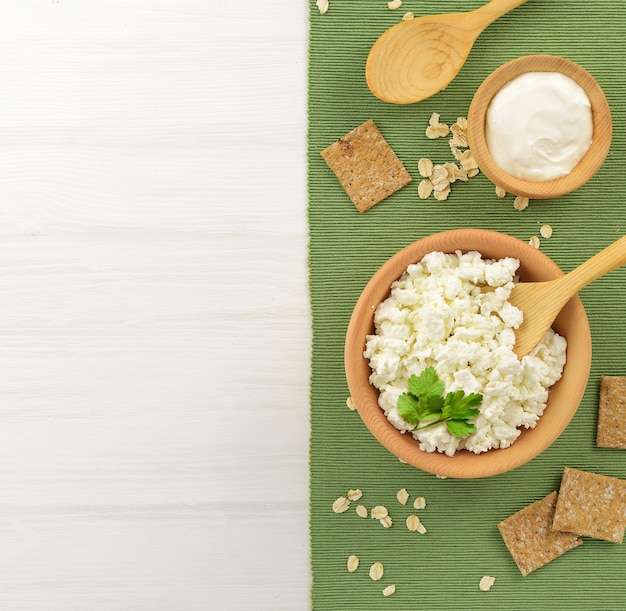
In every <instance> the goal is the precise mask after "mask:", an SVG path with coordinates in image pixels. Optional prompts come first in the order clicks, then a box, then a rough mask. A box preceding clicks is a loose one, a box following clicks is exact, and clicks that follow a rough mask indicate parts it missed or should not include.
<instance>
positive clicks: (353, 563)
mask: <svg viewBox="0 0 626 611" xmlns="http://www.w3.org/2000/svg"><path fill="white" fill-rule="evenodd" d="M347 568H348V572H349V573H354V571H356V570H357V569H358V568H359V558H358V556H354V555H352V556H348V562H347Z"/></svg>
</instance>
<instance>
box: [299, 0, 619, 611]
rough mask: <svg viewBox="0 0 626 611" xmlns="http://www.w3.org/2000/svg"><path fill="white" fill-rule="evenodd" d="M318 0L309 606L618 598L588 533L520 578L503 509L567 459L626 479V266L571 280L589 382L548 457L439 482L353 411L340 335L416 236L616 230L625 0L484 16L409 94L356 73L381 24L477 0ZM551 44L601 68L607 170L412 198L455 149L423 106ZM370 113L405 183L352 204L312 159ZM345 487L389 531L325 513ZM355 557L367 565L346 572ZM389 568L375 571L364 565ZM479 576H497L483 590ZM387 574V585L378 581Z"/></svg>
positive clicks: (531, 4)
mask: <svg viewBox="0 0 626 611" xmlns="http://www.w3.org/2000/svg"><path fill="white" fill-rule="evenodd" d="M309 2H310V59H309V140H308V142H309V146H308V154H309V227H310V246H309V248H310V252H309V254H310V258H309V266H310V294H311V308H312V316H313V346H312V374H311V444H310V492H311V496H310V534H311V563H312V574H313V581H312V607H313V609H315V610H322V609H328V610H333V611H335V610H339V609H341V610H344V611H346V610H355V611H356V610H358V611H365V610H367V609H376V610H379V609H406V610H408V609H437V610H442V611H444V610H456V609H472V610H482V609H516V610H520V609H524V610H526V609H529V610H530V609H533V610H534V609H542V610H546V611H547V610H549V609H584V610H586V611H589V610H591V609H598V610H603V611H610V610H620V609H626V585H625V582H624V577H625V576H626V544H624V545H617V544H610V543H606V542H602V541H595V540H591V539H586V540H585V543H584V545H582V546H581V547H579V548H577V549H574V550H572V551H569V552H567V553H566V554H565V555H563V556H561V557H560V558H559V559H557V560H556V561H554V562H552V563H550V564H548V565H547V566H545V567H543V568H542V569H540V570H538V571H537V572H535V573H533V574H531V575H529V576H527V577H522V576H521V574H520V573H519V571H518V569H517V567H516V566H515V564H514V562H513V560H512V558H511V556H510V555H509V553H508V551H507V550H506V548H505V546H504V544H503V542H502V539H501V537H500V535H499V532H498V530H497V528H496V524H497V523H498V522H499V521H500V520H502V519H504V518H506V517H508V516H509V515H511V514H513V513H514V512H516V511H517V510H519V509H521V508H522V507H524V506H526V505H527V504H529V503H531V502H533V501H535V500H538V499H540V498H542V497H543V496H545V495H546V494H548V493H549V492H551V491H552V490H554V489H557V488H558V486H559V482H560V479H561V475H562V472H563V468H564V467H565V466H572V467H577V468H580V469H585V470H589V471H595V472H598V473H604V474H607V475H613V476H617V477H622V478H626V451H619V450H606V449H604V450H602V449H597V448H596V447H595V427H596V417H597V402H598V389H599V379H600V376H601V375H604V374H606V375H626V358H625V357H624V355H623V346H624V343H625V341H626V299H625V298H624V287H625V286H626V269H621V270H618V271H615V272H613V273H612V274H610V275H609V276H607V277H605V278H602V279H600V280H598V281H597V282H596V283H594V284H592V285H591V286H589V287H587V288H586V289H584V290H583V291H582V292H581V297H582V299H583V301H584V303H585V307H586V309H587V313H588V316H589V320H590V324H591V329H592V333H593V345H594V352H593V364H592V371H591V377H590V381H589V384H588V387H587V391H586V393H585V397H584V399H583V401H582V403H581V405H580V408H579V410H578V412H577V414H576V416H575V417H574V419H573V421H572V422H571V424H570V426H569V427H568V428H567V429H566V431H565V432H564V433H563V434H562V435H561V437H560V438H559V439H558V440H557V441H556V442H555V443H554V444H553V446H552V447H550V448H549V449H548V450H547V451H545V452H544V453H543V454H542V455H541V456H539V457H537V458H536V459H534V460H533V461H531V462H530V463H529V464H528V465H526V466H524V467H520V468H518V469H516V470H515V471H513V472H511V473H508V474H504V475H500V476H496V477H493V478H488V479H482V480H454V479H447V480H441V479H437V478H435V477H434V476H432V475H429V474H426V473H423V472H421V471H419V470H416V469H414V468H412V467H410V466H408V465H404V464H402V463H400V462H399V461H398V460H397V459H396V458H395V457H394V456H392V455H391V454H390V453H389V452H388V451H387V450H385V449H384V448H383V447H382V446H381V445H380V444H379V443H378V442H377V441H376V440H375V439H374V437H373V436H372V435H371V434H370V433H369V431H368V430H367V429H366V428H365V426H364V425H363V423H362V422H361V420H360V418H359V416H358V414H357V413H356V412H353V411H350V410H348V408H347V407H346V398H347V396H348V388H347V384H346V381H345V376H344V368H343V342H344V336H345V331H346V326H347V324H348V320H349V317H350V314H351V311H352V308H353V307H354V304H355V302H356V300H357V299H358V296H359V294H360V292H361V290H362V289H363V287H364V286H365V284H366V283H367V281H368V280H369V278H370V277H371V275H372V274H373V273H374V271H375V270H376V269H377V268H378V267H379V266H380V265H381V264H382V263H383V262H384V261H385V260H386V259H387V258H388V257H389V256H391V255H392V254H394V253H395V252H396V251H397V250H399V249H401V248H402V247H404V246H406V245H407V244H409V243H411V242H413V241H415V240H417V239H419V238H422V237H424V236H425V235H428V234H431V233H434V232H438V231H442V230H446V229H452V228H457V227H483V228H486V229H494V230H497V231H503V232H506V233H509V234H512V235H515V236H517V237H519V238H521V239H524V240H528V239H529V238H530V237H531V236H533V235H538V232H539V228H540V226H541V225H543V224H544V223H547V224H549V225H551V226H552V227H553V230H554V234H553V237H552V238H550V239H549V240H545V239H544V240H542V242H541V249H542V250H543V251H544V252H545V253H546V254H548V255H549V256H551V257H552V258H553V259H554V260H555V261H556V262H557V263H558V264H559V265H560V266H561V268H562V269H563V270H564V271H568V270H570V269H572V268H573V267H575V266H576V265H577V264H579V263H581V262H582V261H583V260H585V259H586V258H588V257H589V256H591V255H592V254H594V253H596V252H597V251H598V250H600V249H601V248H603V247H604V246H606V245H608V244H609V243H610V242H612V241H613V240H615V239H616V238H617V237H619V236H620V235H622V234H623V233H624V232H626V207H625V205H624V202H623V200H624V194H625V193H626V188H625V183H626V155H625V146H624V144H625V137H626V125H625V120H626V117H625V111H626V103H625V99H626V82H625V80H626V79H625V77H626V70H625V66H626V42H625V38H624V35H623V32H624V29H625V28H626V4H624V3H622V2H616V1H614V0H604V1H593V0H590V1H583V0H528V2H527V3H526V4H524V5H522V6H521V7H519V8H517V9H515V10H513V11H512V12H511V13H509V14H507V15H505V16H503V17H502V18H500V19H499V20H498V21H496V22H495V23H493V24H492V25H491V26H489V27H488V28H487V29H486V30H485V31H484V32H483V33H482V35H481V36H480V37H479V39H478V41H477V42H476V44H475V45H474V48H473V50H472V52H471V54H470V57H469V59H468V61H467V63H466V64H465V66H464V67H463V69H462V70H461V72H460V73H459V75H458V76H457V78H456V79H455V80H454V81H453V82H452V83H451V84H450V85H449V87H448V88H447V89H446V90H444V91H443V92H441V93H439V94H437V95H436V96H434V97H432V98H430V99H428V100H425V101H423V102H420V103H418V104H413V105H409V106H393V105H390V104H386V103H384V102H381V101H379V100H377V99H376V98H375V97H374V96H373V95H372V94H371V93H370V92H369V90H368V88H367V84H366V82H365V78H364V65H365V60H366V58H367V54H368V52H369V49H370V47H371V45H372V44H373V42H374V41H375V40H376V38H377V37H378V36H379V35H380V34H381V33H382V32H383V31H384V30H385V29H386V28H387V27H389V26H391V25H393V24H394V23H397V22H398V21H399V20H400V19H401V17H402V15H403V14H404V13H405V12H407V11H412V12H414V13H415V15H416V16H419V15H421V14H428V13H435V12H462V11H467V10H471V9H474V8H477V7H478V6H480V5H481V2H479V1H470V0H466V1H462V0H448V1H447V2H436V3H435V2H425V1H424V0H405V2H404V5H403V6H402V8H400V9H399V10H396V11H390V10H389V9H388V8H387V3H386V1H385V0H330V8H329V10H328V12H327V13H326V14H325V15H320V14H319V12H318V10H317V8H316V7H315V1H314V0H309ZM533 53H550V54H554V55H561V56H564V57H567V58H569V59H571V60H573V61H575V62H578V63H579V64H581V65H582V66H583V67H584V68H586V69H587V70H588V71H590V72H591V73H592V74H593V75H594V76H595V78H596V79H597V80H598V82H599V83H600V85H601V86H602V88H603V89H604V91H605V94H606V96H607V98H608V101H609V104H610V106H611V109H612V113H613V123H614V136H613V144H612V148H611V152H610V154H609V157H608V159H607V161H606V162H605V164H604V166H603V167H602V169H601V170H600V172H599V173H598V174H597V175H596V176H595V177H594V178H593V179H592V180H591V181H590V182H589V183H588V184H587V185H585V186H584V187H582V188H581V189H579V190H578V191H577V192H575V193H572V194H570V195H567V196H565V197H562V198H559V199H554V200H549V201H543V202H542V201H535V202H531V205H530V206H529V208H527V209H526V210H524V211H523V212H519V211H516V210H515V209H514V208H513V202H512V198H511V196H509V197H508V198H507V199H505V200H500V199H498V198H497V197H496V196H495V193H494V187H493V185H492V184H491V183H490V182H489V181H488V180H487V179H486V178H485V177H484V176H482V175H479V176H477V177H475V178H473V179H472V180H471V181H470V182H469V183H466V184H455V185H453V189H452V193H451V195H450V197H449V199H448V200H447V201H445V202H436V201H435V200H433V199H432V198H431V199H429V200H426V201H424V200H420V199H419V198H418V196H417V184H418V182H419V176H418V173H417V161H418V159H419V158H420V157H424V156H426V157H430V158H431V159H433V160H435V161H436V162H444V161H449V160H451V158H450V154H449V148H448V144H447V140H446V139H442V140H438V141H430V140H428V139H427V138H426V137H425V135H424V131H425V128H426V126H427V124H428V118H429V117H430V115H431V113H433V112H438V113H440V114H441V120H442V121H444V122H446V123H448V124H451V123H453V122H454V121H455V120H456V118H457V117H458V116H460V115H465V116H466V114H467V110H468V107H469V104H470V101H471V98H472V95H473V92H474V91H475V90H476V89H477V87H478V86H479V85H480V83H481V82H482V81H483V79H484V78H485V77H486V76H487V75H488V74H490V73H491V72H492V71H493V70H494V69H496V68H497V67H498V66H500V65H501V64H503V63H505V62H507V61H508V60H510V59H513V58H515V57H519V56H521V55H526V54H533ZM370 118H371V119H374V121H375V122H376V124H377V125H378V127H379V128H380V130H381V132H382V133H383V135H384V136H385V138H386V139H387V141H388V142H389V144H390V145H391V146H392V148H393V149H394V151H395V152H396V154H397V155H398V156H399V157H400V159H401V160H402V162H403V163H404V165H405V166H406V168H407V169H408V170H409V172H410V173H411V175H412V176H413V178H414V182H413V183H412V184H411V185H409V186H407V187H405V188H404V189H402V190H401V191H399V192H398V193H396V194H394V195H393V196H391V197H390V198H388V199H387V200H386V201H384V202H382V203H380V204H378V205H377V206H375V207H374V208H372V209H371V210H369V211H368V212H366V213H365V214H361V215H360V214H358V213H357V211H356V209H355V207H354V206H353V204H352V203H351V202H350V201H349V200H348V198H347V196H346V195H345V193H344V192H343V190H342V188H341V187H340V186H339V183H338V181H337V180H336V178H335V177H334V175H333V174H332V173H331V172H330V170H329V169H328V167H327V166H326V165H325V163H324V162H323V160H322V158H321V157H320V154H319V153H320V151H321V150H322V149H324V148H325V147H326V146H328V145H329V144H331V143H332V142H334V141H335V140H336V139H337V138H338V137H340V136H342V135H344V134H346V133H347V132H348V131H350V130H351V129H353V128H354V127H356V126H357V125H360V124H361V123H363V122H364V121H365V120H367V119H370ZM351 488H360V489H362V490H363V491H364V496H363V499H362V502H363V504H365V505H367V506H368V507H372V506H374V505H377V504H383V505H386V506H387V507H388V508H389V509H390V512H391V513H392V515H393V517H394V518H395V522H396V523H395V525H394V526H393V527H392V528H390V529H384V528H382V527H381V526H380V525H379V524H378V523H377V522H376V521H375V520H371V519H367V520H363V519H361V518H359V517H357V516H356V514H355V512H354V508H352V509H350V511H348V512H347V513H345V514H341V515H337V514H335V513H333V511H332V509H331V505H332V503H333V501H334V500H335V498H337V497H338V496H340V495H343V494H345V493H346V492H347V491H348V490H349V489H351ZM400 488H407V489H408V491H409V492H410V493H411V502H412V499H413V498H414V497H415V496H425V497H426V499H427V501H428V505H427V508H426V509H425V510H423V511H422V512H421V513H420V515H421V516H422V518H423V521H424V523H425V524H426V526H427V528H428V533H427V534H426V535H424V536H420V535H419V534H417V533H410V532H409V531H408V530H407V529H406V528H405V527H404V519H405V518H406V516H407V515H408V514H409V513H410V511H411V509H410V505H409V506H407V507H402V506H401V505H399V504H398V502H397V501H396V492H397V491H398V490H399V489H400ZM350 554H356V555H357V556H359V558H360V560H361V566H360V568H359V569H358V570H357V571H356V572H355V573H348V571H347V570H346V560H347V557H348V556H349V555H350ZM375 561H380V562H382V563H383V564H384V566H385V575H384V577H383V579H382V580H381V581H378V582H374V581H372V580H371V579H370V578H369V577H368V568H369V566H370V565H371V564H372V563H373V562H375ZM483 575H492V576H494V577H495V578H496V582H495V585H494V586H493V588H492V589H491V590H490V591H489V592H481V591H479V589H478V582H479V580H480V578H481V577H482V576H483ZM392 583H393V584H396V586H397V591H396V593H395V594H394V595H393V596H391V597H389V598H384V597H383V596H382V594H381V591H382V589H383V588H384V587H385V586H387V585H389V584H392Z"/></svg>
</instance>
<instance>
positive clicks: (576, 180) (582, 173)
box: [467, 55, 613, 199]
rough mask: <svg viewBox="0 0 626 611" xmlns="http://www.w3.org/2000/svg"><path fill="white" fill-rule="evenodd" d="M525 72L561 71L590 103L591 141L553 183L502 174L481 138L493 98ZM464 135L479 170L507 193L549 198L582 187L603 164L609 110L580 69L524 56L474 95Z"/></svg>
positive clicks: (499, 71)
mask: <svg viewBox="0 0 626 611" xmlns="http://www.w3.org/2000/svg"><path fill="white" fill-rule="evenodd" d="M526 72H561V73H562V74H564V75H565V76H568V77H570V78H571V79H573V80H574V81H575V82H576V83H578V85H580V86H581V87H582V88H583V89H584V91H585V92H586V94H587V96H588V97H589V100H590V102H591V112H592V118H593V140H592V143H591V146H590V147H589V150H588V151H587V153H586V154H585V156H584V157H583V158H582V159H581V160H580V161H579V162H578V164H577V165H576V166H575V167H574V169H573V170H572V171H571V172H570V173H569V174H567V176H563V177H562V178H557V179H555V180H547V181H543V182H534V181H529V180H523V179H521V178H517V177H516V176H512V175H511V174H508V173H507V172H505V171H504V170H503V169H502V168H500V167H499V166H498V164H497V163H496V162H495V161H494V159H493V157H492V156H491V153H490V152H489V147H488V146H487V140H486V135H485V127H486V116H487V110H488V108H489V105H490V104H491V101H492V99H493V98H494V96H495V95H496V94H497V93H498V92H499V91H500V90H501V89H502V87H504V86H505V85H506V84H507V83H509V82H510V81H512V80H513V79H515V78H517V77H518V76H521V75H522V74H525V73H526ZM467 119H468V128H467V136H468V140H469V145H470V149H471V150H472V153H473V154H474V158H475V159H476V162H477V163H478V167H479V168H480V170H481V171H482V172H483V174H485V176H487V178H489V180H491V182H493V183H494V184H496V185H498V186H500V187H502V188H503V189H505V190H506V191H508V192H509V193H513V194H515V195H522V196H524V197H528V198H531V199H549V198H553V197H560V196H561V195H565V194H566V193H570V192H572V191H574V190H576V189H578V188H579V187H581V186H582V185H583V184H585V183H586V182H587V181H588V180H589V179H590V178H591V177H592V176H593V175H594V174H595V173H596V172H597V171H598V170H599V169H600V166H601V165H602V164H603V163H604V160H605V158H606V156H607V154H608V152H609V148H610V146H611V137H612V130H613V128H612V120H611V109H610V108H609V104H608V102H607V100H606V97H605V96H604V92H603V91H602V89H601V88H600V86H599V85H598V83H597V82H596V80H595V79H594V78H593V77H592V76H591V75H590V74H589V73H588V72H587V71H586V70H585V69H583V68H582V67H581V66H579V65H578V64H575V63H574V62H571V61H569V60H567V59H565V58H563V57H558V56H554V55H527V56H524V57H520V58H518V59H514V60H512V61H510V62H508V63H506V64H504V65H503V66H501V67H500V68H498V69H497V70H496V71H495V72H493V73H492V74H491V75H490V76H489V77H487V79H486V80H485V81H484V82H483V83H482V85H481V86H480V87H479V88H478V90H477V91H476V93H475V94H474V98H473V100H472V103H471V105H470V109H469V113H468V117H467Z"/></svg>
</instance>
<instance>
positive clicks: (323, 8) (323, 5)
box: [315, 0, 328, 15]
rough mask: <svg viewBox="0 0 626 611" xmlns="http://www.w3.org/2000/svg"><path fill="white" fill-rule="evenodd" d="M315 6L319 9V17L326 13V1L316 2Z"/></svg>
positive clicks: (318, 0) (319, 0)
mask: <svg viewBox="0 0 626 611" xmlns="http://www.w3.org/2000/svg"><path fill="white" fill-rule="evenodd" d="M315 6H317V8H318V9H319V12H320V14H321V15H323V14H324V13H326V11H328V0H317V2H316V3H315Z"/></svg>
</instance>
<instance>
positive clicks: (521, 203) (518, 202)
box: [513, 195, 530, 210]
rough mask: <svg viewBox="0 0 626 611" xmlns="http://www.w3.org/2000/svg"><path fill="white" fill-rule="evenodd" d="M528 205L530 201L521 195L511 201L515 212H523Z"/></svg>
mask: <svg viewBox="0 0 626 611" xmlns="http://www.w3.org/2000/svg"><path fill="white" fill-rule="evenodd" d="M529 203H530V200H529V199H528V198H527V197H524V196H523V195H517V196H516V197H515V200H514V201H513V208H515V209H516V210H525V209H526V208H528V204H529Z"/></svg>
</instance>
